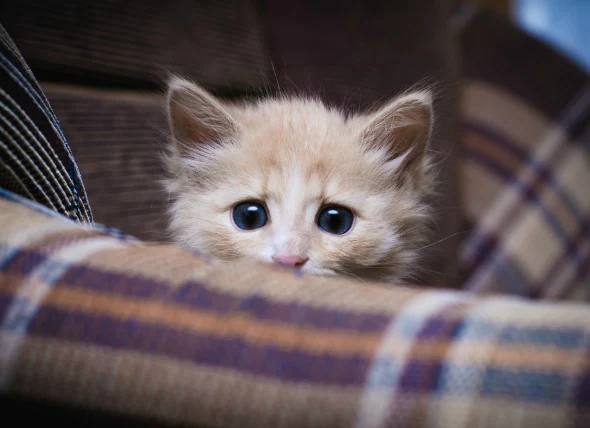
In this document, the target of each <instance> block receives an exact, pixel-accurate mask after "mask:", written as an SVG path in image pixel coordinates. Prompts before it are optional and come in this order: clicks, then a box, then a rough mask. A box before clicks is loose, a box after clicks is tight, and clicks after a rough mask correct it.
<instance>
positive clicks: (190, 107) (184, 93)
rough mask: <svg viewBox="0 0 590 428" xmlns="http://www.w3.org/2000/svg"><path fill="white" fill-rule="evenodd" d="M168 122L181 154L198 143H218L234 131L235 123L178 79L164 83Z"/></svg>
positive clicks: (207, 96)
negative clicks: (166, 88)
mask: <svg viewBox="0 0 590 428" xmlns="http://www.w3.org/2000/svg"><path fill="white" fill-rule="evenodd" d="M168 122H169V126H170V130H171V132H172V135H173V137H174V140H175V142H176V145H177V147H178V149H179V151H180V153H181V155H184V154H187V152H189V151H190V150H191V149H193V148H195V147H197V146H198V145H201V144H212V143H220V142H222V141H224V140H227V139H228V138H231V137H232V136H233V135H235V134H236V133H237V132H238V126H237V123H236V122H235V121H234V120H233V119H232V117H231V116H230V115H229V113H228V112H227V111H226V110H225V108H224V107H223V105H222V104H221V103H220V102H219V101H218V100H216V99H215V98H214V97H213V96H212V95H211V94H209V93H208V92H207V91H206V90H205V89H203V88H201V87H200V86H198V85H196V84H194V83H192V82H189V81H187V80H184V79H181V78H179V77H172V78H171V79H170V80H169V81H168Z"/></svg>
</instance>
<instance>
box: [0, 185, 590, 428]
mask: <svg viewBox="0 0 590 428" xmlns="http://www.w3.org/2000/svg"><path fill="white" fill-rule="evenodd" d="M32 205H33V203H32V202H26V203H24V204H23V203H21V202H20V197H18V196H15V195H11V194H9V193H7V192H5V191H2V193H1V198H0V224H2V225H3V227H2V228H0V320H1V322H2V327H1V332H0V391H1V394H0V401H1V400H2V399H4V398H6V397H11V396H19V397H29V398H38V399H41V398H42V399H45V400H49V402H53V403H61V404H70V405H74V406H78V407H82V408H86V409H90V410H97V411H98V410H101V411H103V412H107V413H111V414H115V415H119V417H121V418H122V417H124V416H135V417H143V418H146V420H150V421H151V422H152V423H153V424H158V423H162V424H163V423H172V424H179V425H180V424H182V425H184V426H197V425H198V426H209V427H231V426H234V427H261V428H262V427H276V426H282V427H304V426H308V427H316V426H317V427H417V428H418V427H453V428H461V427H474V426H477V427H505V428H510V427H530V426H542V427H544V428H551V427H560V428H561V427H585V426H588V424H590V324H589V323H588V319H590V307H589V306H588V305H580V304H574V303H549V302H545V303H540V302H537V303H534V302H531V301H529V300H525V299H520V298H515V297H507V296H492V295H488V296H476V295H474V294H472V293H467V292H458V291H441V290H433V289H424V288H407V287H404V288H402V287H381V286H379V285H378V284H359V283H356V282H353V281H349V280H345V279H337V278H318V277H312V276H310V277H307V276H303V277H302V276H299V275H295V274H294V273H292V272H291V271H289V270H285V269H280V268H278V267H272V266H263V265H255V264H251V263H248V262H240V263H232V264H224V263H221V262H218V261H215V260H210V259H208V258H206V257H204V256H200V255H198V254H191V253H187V252H184V251H182V250H179V249H178V248H175V247H173V246H167V245H147V244H142V243H139V242H128V241H127V240H126V238H125V237H122V236H113V235H110V234H107V233H105V232H104V231H101V230H98V229H96V228H93V227H91V226H84V225H80V224H78V223H76V222H73V221H70V220H67V219H64V218H57V217H56V216H55V214H48V213H47V210H46V209H44V208H40V209H35V208H32Z"/></svg>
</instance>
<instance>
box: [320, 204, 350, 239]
mask: <svg viewBox="0 0 590 428" xmlns="http://www.w3.org/2000/svg"><path fill="white" fill-rule="evenodd" d="M353 221H354V214H352V211H350V210H349V209H348V208H344V207H340V206H337V205H332V206H328V207H325V208H324V209H322V210H321V211H320V214H319V215H318V220H317V223H318V226H319V228H320V229H322V230H323V231H325V232H328V233H331V234H333V235H344V234H345V233H346V232H348V231H349V230H350V228H351V227H352V222H353Z"/></svg>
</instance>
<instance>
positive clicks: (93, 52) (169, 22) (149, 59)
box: [0, 0, 271, 89]
mask: <svg viewBox="0 0 590 428" xmlns="http://www.w3.org/2000/svg"><path fill="white" fill-rule="evenodd" d="M0 17H1V19H2V23H3V25H4V26H5V27H6V29H7V31H8V33H9V34H10V36H11V37H12V38H13V39H14V41H15V43H16V45H17V46H18V48H19V49H20V50H21V52H22V54H23V56H24V57H25V58H26V59H27V62H28V63H29V64H30V66H31V67H32V68H33V70H35V73H36V75H37V77H38V78H40V79H42V80H48V79H50V80H59V81H66V80H69V81H76V82H79V83H84V84H96V83H101V84H107V85H109V86H113V85H115V84H118V85H126V86H134V87H145V86H146V85H152V86H153V85H155V84H160V83H161V81H162V78H163V77H165V75H166V73H167V72H168V71H172V72H181V73H183V74H185V75H187V76H189V77H193V78H195V79H197V80H199V81H200V82H201V83H202V84H204V85H207V86H212V87H217V86H223V87H231V88H234V89H236V88H248V87H250V86H251V85H254V86H257V85H260V84H262V83H263V82H264V76H265V75H270V74H271V73H269V72H268V70H269V69H270V61H269V58H268V54H267V51H266V49H265V40H264V38H263V34H262V31H261V27H260V25H259V22H258V18H257V14H256V11H255V9H254V7H253V5H252V3H250V2H243V1H239V0H230V1H226V0H223V1H208V2H194V1H190V0H173V1H166V2H161V1H154V0H148V1H141V2H133V1H132V2H127V1H119V0H104V1H92V0H80V1H75V2H61V1H56V0H47V1H42V2H40V1H36V0H5V1H2V2H0Z"/></svg>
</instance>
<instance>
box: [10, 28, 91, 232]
mask: <svg viewBox="0 0 590 428" xmlns="http://www.w3.org/2000/svg"><path fill="white" fill-rule="evenodd" d="M0 82H2V87H1V88H0V187H3V188H5V189H10V190H12V191H14V192H16V193H18V194H21V195H23V196H26V197H28V198H31V199H32V200H35V201H38V202H40V203H42V204H44V205H46V206H48V207H50V208H52V209H54V210H55V211H57V212H59V213H62V214H64V215H66V216H68V217H70V218H73V219H76V220H78V221H81V222H89V221H92V213H91V211H90V207H89V205H88V200H87V196H86V190H85V189H84V185H83V183H82V178H81V177H80V172H79V170H78V167H77V165H76V162H75V161H74V157H73V155H72V153H71V150H70V146H69V145H68V142H67V140H66V137H65V135H64V134H63V132H62V130H61V127H60V124H59V122H58V120H57V118H56V117H55V114H54V113H53V110H52V109H51V106H50V105H49V102H48V101H47V98H46V97H45V94H44V93H43V91H42V90H41V88H40V87H39V85H38V83H37V81H36V80H35V78H34V76H33V73H32V72H31V70H30V69H29V67H28V66H27V64H26V63H25V61H24V59H23V58H22V56H21V55H20V53H19V52H18V50H17V48H16V47H15V45H14V43H13V42H12V40H11V39H10V37H9V36H8V34H7V33H6V31H5V29H4V27H2V25H0Z"/></svg>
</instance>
